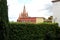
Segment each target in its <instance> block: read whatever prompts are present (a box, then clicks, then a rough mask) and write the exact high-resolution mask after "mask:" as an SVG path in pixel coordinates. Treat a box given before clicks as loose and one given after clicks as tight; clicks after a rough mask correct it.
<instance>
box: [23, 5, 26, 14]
mask: <svg viewBox="0 0 60 40" xmlns="http://www.w3.org/2000/svg"><path fill="white" fill-rule="evenodd" d="M23 13H26V9H25V5H24V9H23Z"/></svg>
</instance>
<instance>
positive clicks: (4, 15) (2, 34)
mask: <svg viewBox="0 0 60 40" xmlns="http://www.w3.org/2000/svg"><path fill="white" fill-rule="evenodd" d="M7 9H8V7H7V0H0V40H5V39H6V40H7V31H6V30H8V29H7V28H6V27H8V10H7Z"/></svg>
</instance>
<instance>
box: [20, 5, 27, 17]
mask: <svg viewBox="0 0 60 40" xmlns="http://www.w3.org/2000/svg"><path fill="white" fill-rule="evenodd" d="M26 17H28V13H27V12H26V9H25V5H24V8H23V12H22V13H21V15H20V18H26Z"/></svg>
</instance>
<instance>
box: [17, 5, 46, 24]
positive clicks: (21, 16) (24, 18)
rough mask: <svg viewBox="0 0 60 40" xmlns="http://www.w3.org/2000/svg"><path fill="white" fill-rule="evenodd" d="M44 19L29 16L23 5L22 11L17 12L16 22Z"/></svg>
mask: <svg viewBox="0 0 60 40" xmlns="http://www.w3.org/2000/svg"><path fill="white" fill-rule="evenodd" d="M44 20H45V18H44V17H29V16H28V13H27V12H26V8H25V6H24V8H23V12H22V13H21V14H19V17H18V19H17V22H21V23H35V24H36V23H43V22H44Z"/></svg>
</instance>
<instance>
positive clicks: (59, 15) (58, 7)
mask: <svg viewBox="0 0 60 40" xmlns="http://www.w3.org/2000/svg"><path fill="white" fill-rule="evenodd" d="M53 22H56V23H59V26H60V1H59V2H54V3H53Z"/></svg>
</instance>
